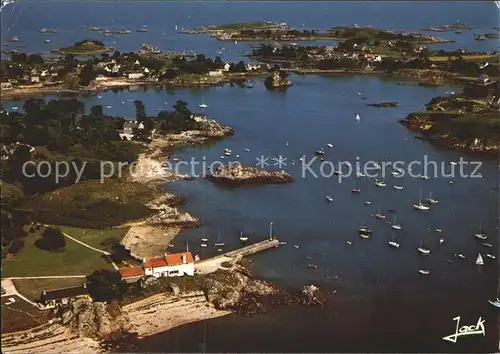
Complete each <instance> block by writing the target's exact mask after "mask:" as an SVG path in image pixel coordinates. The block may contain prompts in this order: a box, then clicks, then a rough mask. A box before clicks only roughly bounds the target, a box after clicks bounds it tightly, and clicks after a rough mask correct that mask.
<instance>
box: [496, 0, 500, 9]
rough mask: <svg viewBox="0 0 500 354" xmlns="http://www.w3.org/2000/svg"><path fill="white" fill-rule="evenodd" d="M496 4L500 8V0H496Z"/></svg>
mask: <svg viewBox="0 0 500 354" xmlns="http://www.w3.org/2000/svg"><path fill="white" fill-rule="evenodd" d="M495 5H497V7H498V9H499V10H500V1H495Z"/></svg>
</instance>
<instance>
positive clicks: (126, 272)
mask: <svg viewBox="0 0 500 354" xmlns="http://www.w3.org/2000/svg"><path fill="white" fill-rule="evenodd" d="M119 272H120V275H121V277H122V279H123V280H125V281H126V282H127V283H135V282H136V281H138V280H139V279H141V278H142V277H143V276H144V269H143V268H142V266H136V267H127V268H120V269H119Z"/></svg>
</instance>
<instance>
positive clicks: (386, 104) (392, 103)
mask: <svg viewBox="0 0 500 354" xmlns="http://www.w3.org/2000/svg"><path fill="white" fill-rule="evenodd" d="M366 105H367V106H370V107H377V108H383V107H397V106H398V103H397V102H394V101H389V102H381V103H367V104H366Z"/></svg>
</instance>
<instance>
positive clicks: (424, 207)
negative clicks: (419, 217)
mask: <svg viewBox="0 0 500 354" xmlns="http://www.w3.org/2000/svg"><path fill="white" fill-rule="evenodd" d="M413 207H414V208H415V209H417V210H424V211H425V210H429V209H430V207H428V206H427V205H424V204H422V188H420V197H419V198H418V204H413Z"/></svg>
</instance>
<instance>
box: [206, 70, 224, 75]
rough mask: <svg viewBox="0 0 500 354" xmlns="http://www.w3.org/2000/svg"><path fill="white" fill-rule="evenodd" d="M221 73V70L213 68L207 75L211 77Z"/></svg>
mask: <svg viewBox="0 0 500 354" xmlns="http://www.w3.org/2000/svg"><path fill="white" fill-rule="evenodd" d="M222 75H223V73H222V70H213V71H209V72H208V76H212V77H215V76H222Z"/></svg>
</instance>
